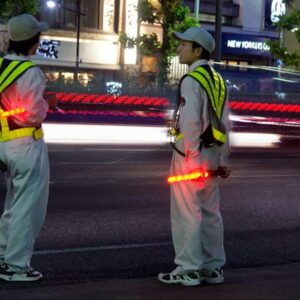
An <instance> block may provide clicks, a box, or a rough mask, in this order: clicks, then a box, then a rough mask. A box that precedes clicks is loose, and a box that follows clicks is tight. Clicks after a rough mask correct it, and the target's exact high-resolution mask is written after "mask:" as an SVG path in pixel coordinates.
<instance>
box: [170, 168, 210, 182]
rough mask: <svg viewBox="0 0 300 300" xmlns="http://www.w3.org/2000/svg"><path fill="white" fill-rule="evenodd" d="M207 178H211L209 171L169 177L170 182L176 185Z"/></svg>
mask: <svg viewBox="0 0 300 300" xmlns="http://www.w3.org/2000/svg"><path fill="white" fill-rule="evenodd" d="M207 177H209V172H208V171H205V172H203V171H194V172H192V173H188V174H183V175H177V176H170V177H168V182H169V183H174V182H180V181H187V180H199V179H202V178H207Z"/></svg>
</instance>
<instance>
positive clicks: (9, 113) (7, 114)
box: [0, 108, 25, 118]
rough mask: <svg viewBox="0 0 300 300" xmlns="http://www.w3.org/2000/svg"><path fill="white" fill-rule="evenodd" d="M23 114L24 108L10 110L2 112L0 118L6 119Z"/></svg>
mask: <svg viewBox="0 0 300 300" xmlns="http://www.w3.org/2000/svg"><path fill="white" fill-rule="evenodd" d="M23 112H25V108H15V109H11V110H8V111H4V112H3V113H1V114H0V118H7V117H10V116H14V115H18V114H21V113H23Z"/></svg>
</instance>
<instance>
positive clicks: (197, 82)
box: [158, 27, 230, 286]
mask: <svg viewBox="0 0 300 300" xmlns="http://www.w3.org/2000/svg"><path fill="white" fill-rule="evenodd" d="M174 35H175V37H176V38H177V39H179V41H180V44H179V46H178V48H177V53H178V56H179V60H180V63H182V64H187V65H188V66H189V72H188V74H187V75H185V76H183V78H182V79H181V81H180V84H179V89H178V99H177V107H176V109H175V113H174V118H173V128H172V130H171V133H172V134H173V135H174V138H175V141H174V143H173V147H174V149H175V151H174V154H173V159H172V163H171V170H170V173H171V175H173V176H176V175H183V174H189V173H192V172H193V171H195V170H198V171H208V170H218V173H219V174H220V175H221V176H222V177H224V178H225V177H227V176H229V173H230V171H229V169H228V167H227V157H228V155H229V141H228V107H227V103H226V102H227V98H228V95H227V89H226V86H225V83H224V80H223V79H222V77H221V76H220V74H218V73H217V72H216V71H215V70H214V69H213V68H212V67H211V66H209V64H208V61H209V59H210V54H211V53H212V52H213V50H214V45H215V43H214V39H213V37H212V36H211V35H210V34H209V33H208V32H207V31H206V30H204V29H202V28H200V27H199V28H198V27H192V28H189V29H188V30H187V31H185V32H184V33H179V32H175V33H174ZM219 206H220V193H219V186H218V178H217V177H216V176H212V177H209V178H205V179H203V180H200V181H196V180H186V181H181V182H174V183H172V184H171V229H172V238H173V245H174V248H175V264H176V265H177V267H176V268H175V270H174V271H172V272H171V273H160V274H159V276H158V279H159V280H160V281H161V282H163V283H167V284H183V285H189V286H193V285H198V284H200V283H204V282H206V283H210V284H220V283H222V282H223V281H224V277H223V270H222V269H221V267H222V266H223V265H224V264H225V253H224V247H223V224H222V218H221V215H220V211H219Z"/></svg>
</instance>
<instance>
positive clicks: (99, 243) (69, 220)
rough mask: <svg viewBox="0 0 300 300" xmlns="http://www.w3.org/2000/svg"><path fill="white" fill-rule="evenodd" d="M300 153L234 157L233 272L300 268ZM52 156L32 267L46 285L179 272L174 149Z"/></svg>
mask: <svg viewBox="0 0 300 300" xmlns="http://www.w3.org/2000/svg"><path fill="white" fill-rule="evenodd" d="M299 150H300V148H299V146H293V147H283V148H280V149H233V152H232V154H231V158H230V167H231V169H232V170H233V172H232V176H231V177H230V178H229V179H227V180H222V181H221V193H222V213H223V219H224V227H225V248H226V253H227V259H228V262H227V265H226V268H227V269H232V268H243V267H246V268H248V267H255V266H266V265H277V264H281V263H293V262H299V261H300V251H299V250H300V225H299V217H300V205H299V200H300V186H299V178H300V151H299ZM49 155H50V162H51V186H50V199H49V207H48V215H47V220H46V223H45V225H44V227H43V230H42V232H41V234H40V236H39V238H38V240H37V242H36V249H35V253H34V256H33V260H32V264H33V266H34V267H36V268H38V269H39V270H40V271H41V272H42V273H44V275H45V279H46V280H48V281H46V282H48V283H47V284H49V282H50V283H51V284H52V283H53V284H55V283H59V282H61V281H62V280H67V281H71V282H76V281H80V280H81V281H82V280H93V279H96V278H108V279H122V278H141V277H150V276H156V274H157V273H158V272H161V271H169V270H171V269H172V268H173V255H174V254H173V248H172V244H171V236H170V224H169V189H168V186H167V184H166V180H165V179H166V176H167V174H168V168H169V163H170V159H171V150H170V148H169V147H168V146H167V145H166V146H126V145H123V146H113V145H105V146H103V145H93V146H91V145H79V146H78V145H77V146H75V145H74V146H71V145H68V146H67V145H49ZM3 201H4V181H3V176H2V175H1V179H0V205H1V207H2V205H3ZM10 288H11V289H15V288H16V285H13V286H6V289H8V290H9V289H10Z"/></svg>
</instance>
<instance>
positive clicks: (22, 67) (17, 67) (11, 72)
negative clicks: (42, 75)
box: [0, 60, 34, 93]
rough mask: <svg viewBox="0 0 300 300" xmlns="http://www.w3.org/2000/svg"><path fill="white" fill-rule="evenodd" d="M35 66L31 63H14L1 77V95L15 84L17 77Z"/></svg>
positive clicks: (15, 61)
mask: <svg viewBox="0 0 300 300" xmlns="http://www.w3.org/2000/svg"><path fill="white" fill-rule="evenodd" d="M33 66H34V64H33V63H32V62H31V61H17V60H14V61H12V62H11V63H10V64H9V65H8V66H7V67H6V68H5V70H4V71H3V72H2V74H1V75H0V93H1V92H2V91H3V90H5V89H6V88H7V87H8V86H9V85H10V84H11V83H13V82H14V81H15V80H16V78H17V77H19V76H20V75H21V74H22V73H24V72H25V71H26V70H27V69H29V68H31V67H33Z"/></svg>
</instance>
